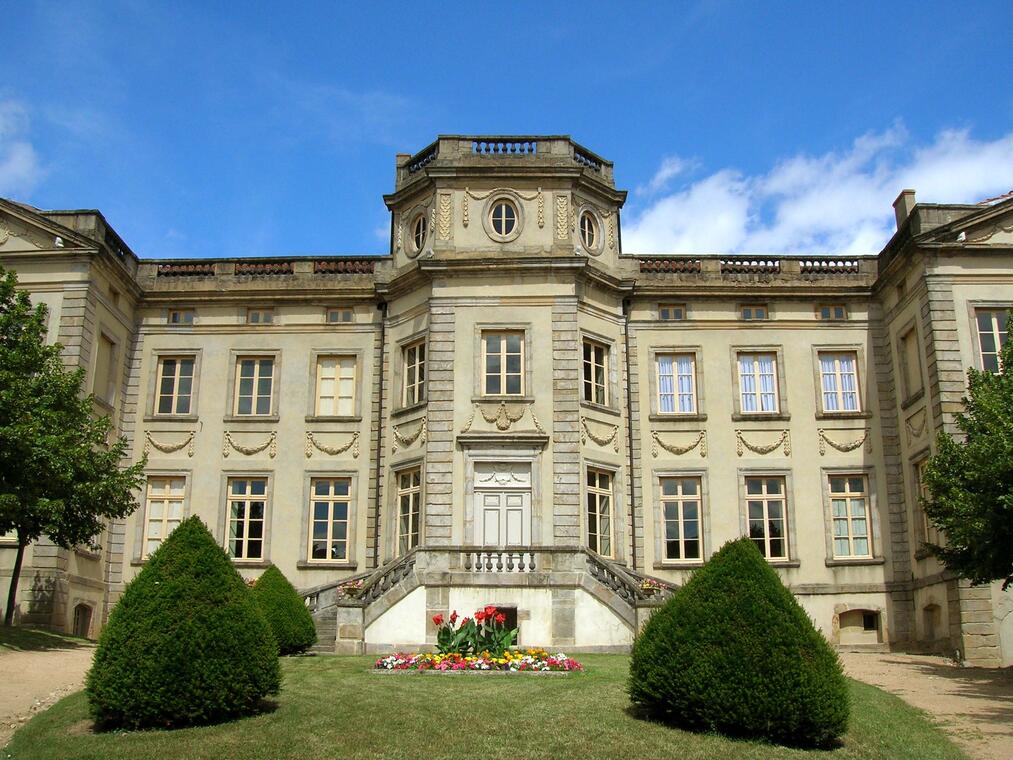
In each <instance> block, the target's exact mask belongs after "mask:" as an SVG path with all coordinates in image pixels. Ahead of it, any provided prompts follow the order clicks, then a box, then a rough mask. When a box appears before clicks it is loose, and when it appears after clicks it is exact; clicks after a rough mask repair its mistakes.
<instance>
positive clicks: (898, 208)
mask: <svg viewBox="0 0 1013 760" xmlns="http://www.w3.org/2000/svg"><path fill="white" fill-rule="evenodd" d="M914 207H915V191H914V190H901V191H900V195H898V196H897V200H895V201H894V202H893V214H894V216H895V217H897V229H898V230H899V229H900V228H901V225H903V224H904V222H905V221H906V220H907V218H908V217H909V216H911V212H912V211H913V210H914Z"/></svg>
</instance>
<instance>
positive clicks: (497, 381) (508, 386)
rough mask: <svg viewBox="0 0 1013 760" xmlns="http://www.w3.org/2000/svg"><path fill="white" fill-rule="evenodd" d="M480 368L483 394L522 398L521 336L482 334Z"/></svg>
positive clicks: (519, 334) (522, 337)
mask: <svg viewBox="0 0 1013 760" xmlns="http://www.w3.org/2000/svg"><path fill="white" fill-rule="evenodd" d="M482 365H483V367H484V375H485V376H484V383H483V388H484V395H486V396H502V395H507V396H520V395H523V393H524V382H523V378H524V333H522V332H485V333H482Z"/></svg>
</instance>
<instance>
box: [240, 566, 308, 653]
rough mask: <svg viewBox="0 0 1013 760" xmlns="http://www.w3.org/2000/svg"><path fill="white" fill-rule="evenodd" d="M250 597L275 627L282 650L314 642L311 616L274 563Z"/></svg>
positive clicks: (298, 649) (303, 647) (300, 649)
mask: <svg viewBox="0 0 1013 760" xmlns="http://www.w3.org/2000/svg"><path fill="white" fill-rule="evenodd" d="M253 599H254V601H255V602H256V603H257V606H258V607H260V611H261V612H262V613H263V614H264V617H265V618H266V619H267V622H268V623H269V624H270V626H271V630H272V631H274V638H275V639H276V640H277V642H278V649H279V651H280V653H281V654H296V653H298V652H305V651H306V650H307V649H309V648H310V647H311V646H313V645H314V644H315V643H316V641H317V629H316V626H315V625H314V624H313V616H312V615H310V611H309V610H308V609H306V604H305V603H304V602H303V600H302V597H301V596H299V594H298V593H297V592H296V590H295V588H294V587H293V586H292V584H291V583H289V582H288V578H286V577H285V576H284V575H283V574H282V572H281V570H279V569H278V568H276V567H275V566H274V565H271V566H270V567H269V568H267V570H265V571H264V574H263V575H261V576H260V577H259V578H258V579H257V582H256V583H255V584H254V585H253Z"/></svg>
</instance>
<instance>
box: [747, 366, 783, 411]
mask: <svg viewBox="0 0 1013 760" xmlns="http://www.w3.org/2000/svg"><path fill="white" fill-rule="evenodd" d="M739 396H740V399H741V403H742V413H743V414H762V413H764V412H778V411H780V410H779V408H778V398H777V357H776V355H775V354H739Z"/></svg>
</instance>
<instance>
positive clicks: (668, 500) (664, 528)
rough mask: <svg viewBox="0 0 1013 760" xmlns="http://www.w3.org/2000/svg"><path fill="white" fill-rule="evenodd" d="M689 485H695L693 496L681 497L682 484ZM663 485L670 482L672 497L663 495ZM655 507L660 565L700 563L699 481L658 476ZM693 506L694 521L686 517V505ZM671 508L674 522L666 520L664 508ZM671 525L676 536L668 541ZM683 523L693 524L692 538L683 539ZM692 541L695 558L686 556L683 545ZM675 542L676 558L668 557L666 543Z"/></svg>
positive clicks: (701, 490) (701, 556) (700, 485)
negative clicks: (671, 484)
mask: <svg viewBox="0 0 1013 760" xmlns="http://www.w3.org/2000/svg"><path fill="white" fill-rule="evenodd" d="M687 481H692V482H694V483H695V484H696V494H686V493H684V488H685V483H686V482H687ZM666 482H674V483H675V484H676V488H675V491H674V493H671V494H666V493H665V484H666ZM658 499H659V501H658V503H659V505H660V517H661V561H662V562H663V563H678V562H682V563H693V562H703V557H704V522H703V478H702V477H701V476H699V475H661V476H660V477H659V478H658ZM687 504H693V505H695V507H696V517H695V518H689V519H687V517H686V505H687ZM669 505H674V507H675V509H676V518H675V519H674V520H671V519H669V517H668V506H669ZM673 523H674V524H675V525H676V526H677V528H678V530H677V536H676V537H675V538H674V539H673V538H670V537H669V535H668V533H669V530H668V529H669V525H670V524H673ZM687 523H696V538H695V539H694V538H687V537H686V525H687ZM693 540H695V541H696V550H697V551H696V556H695V557H687V556H686V553H687V552H686V543H687V541H693ZM671 541H675V543H676V545H677V546H678V549H679V556H678V557H671V556H669V553H668V547H669V542H671Z"/></svg>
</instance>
